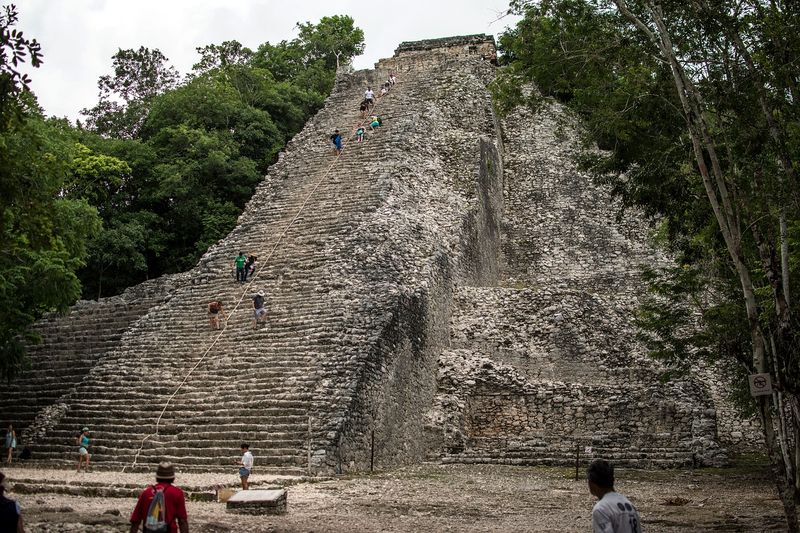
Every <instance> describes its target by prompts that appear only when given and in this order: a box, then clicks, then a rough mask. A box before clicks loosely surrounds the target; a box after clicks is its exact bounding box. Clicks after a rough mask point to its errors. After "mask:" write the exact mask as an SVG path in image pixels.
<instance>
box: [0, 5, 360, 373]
mask: <svg viewBox="0 0 800 533" xmlns="http://www.w3.org/2000/svg"><path fill="white" fill-rule="evenodd" d="M16 22H17V10H16V8H15V7H14V6H8V7H5V8H4V11H3V13H2V14H0V51H1V52H2V54H0V146H1V147H2V150H0V183H2V185H1V186H0V213H2V218H1V219H0V220H2V223H1V224H2V226H1V227H0V229H2V231H0V248H1V249H2V250H3V253H2V255H0V301H2V304H3V308H4V309H6V310H7V312H6V315H5V320H4V321H3V323H2V324H1V325H0V377H4V378H10V377H12V376H13V375H14V374H15V373H16V372H17V371H18V370H19V369H20V368H22V366H23V365H24V352H25V350H24V344H25V343H26V342H30V341H32V340H35V339H34V337H35V335H34V334H33V332H32V330H31V329H30V326H31V325H32V324H33V322H34V321H35V320H36V318H38V317H39V316H41V315H42V314H43V313H44V312H47V311H56V310H65V309H66V308H67V307H68V306H69V305H70V304H72V303H73V302H74V301H75V300H76V299H77V298H78V297H80V296H81V295H83V296H84V297H91V298H96V297H101V296H107V295H112V294H117V293H119V292H121V291H122V290H123V289H125V288H126V287H128V286H131V285H133V284H135V283H138V282H140V281H143V280H145V279H149V278H153V277H157V276H160V275H161V274H164V273H169V272H178V271H182V270H185V269H187V268H189V267H190V266H192V265H194V264H195V263H196V261H197V259H198V258H199V256H200V255H201V254H202V253H204V252H205V250H206V249H207V248H208V246H209V245H210V244H212V243H214V242H215V241H217V240H218V239H219V238H221V237H222V236H224V235H225V234H226V233H228V232H229V231H230V230H231V229H232V228H233V226H234V224H235V222H236V219H237V217H238V216H239V214H240V213H241V211H242V209H243V207H244V204H245V202H246V201H247V200H248V198H250V196H251V195H252V193H253V191H254V190H255V186H256V184H257V183H258V182H259V181H260V180H261V176H262V175H263V174H264V172H265V171H266V168H267V167H268V166H269V165H270V164H271V163H272V162H274V160H275V159H276V156H277V153H278V151H279V150H280V149H281V148H282V146H283V145H284V144H285V143H286V141H287V140H288V139H289V138H291V136H293V135H294V134H295V133H297V132H298V131H299V130H300V129H301V128H302V126H303V125H304V124H305V122H306V120H307V119H308V117H309V116H311V115H312V114H313V113H314V112H316V111H317V110H318V109H319V107H320V106H321V105H322V103H323V101H324V100H325V98H326V97H327V95H328V93H329V92H330V89H331V87H332V85H333V81H334V77H335V69H336V65H337V62H339V61H349V60H350V59H351V58H352V57H353V56H354V55H357V54H360V53H361V52H362V51H363V47H364V45H363V38H364V35H363V32H362V31H361V30H360V29H358V28H356V27H355V26H354V25H353V20H352V18H350V17H347V16H332V17H323V18H322V19H321V20H320V22H319V23H318V24H312V23H308V22H307V23H304V24H299V25H298V27H299V29H300V32H299V36H298V38H296V39H294V40H292V41H288V42H287V41H283V42H281V43H279V44H277V45H272V44H270V43H264V44H263V45H261V46H259V47H258V49H257V50H256V51H255V52H253V51H251V50H249V49H248V48H246V47H244V46H242V45H241V44H240V43H238V42H236V41H228V42H224V43H222V44H219V45H216V44H212V45H208V46H205V47H201V48H198V53H199V54H200V60H199V61H198V63H197V64H196V65H195V66H194V68H193V71H192V72H191V73H190V74H189V75H187V76H185V77H183V78H181V76H180V74H179V73H178V72H177V71H176V70H175V69H174V68H173V67H171V66H170V65H169V62H168V59H167V58H166V57H165V56H164V54H163V53H162V52H161V51H159V50H157V49H149V48H147V47H144V46H142V47H140V48H138V49H129V50H122V49H120V50H119V51H118V52H117V53H116V54H115V55H114V56H113V57H112V67H113V73H112V74H109V75H106V76H102V77H101V78H100V80H99V81H98V88H99V101H98V103H97V105H96V106H94V107H92V108H91V109H85V110H83V114H84V115H85V117H86V120H85V123H83V124H81V122H78V124H77V127H75V126H73V125H71V124H70V123H69V122H68V121H67V120H64V119H53V118H46V117H45V116H44V112H43V110H41V109H40V108H39V106H38V104H37V103H36V99H35V96H34V95H33V93H32V92H31V91H30V90H29V88H28V81H29V80H28V78H27V77H26V76H25V75H23V74H21V73H20V72H19V68H18V65H19V63H20V62H23V61H26V60H27V61H29V62H30V64H31V65H32V66H34V67H36V66H38V65H39V64H40V63H41V62H42V55H41V52H40V45H39V44H38V43H37V42H36V41H35V40H28V39H27V38H26V37H23V34H22V33H21V32H19V31H18V30H17V29H16V28H15V27H14V26H15V25H16Z"/></svg>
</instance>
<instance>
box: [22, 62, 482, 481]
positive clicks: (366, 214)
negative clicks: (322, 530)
mask: <svg viewBox="0 0 800 533" xmlns="http://www.w3.org/2000/svg"><path fill="white" fill-rule="evenodd" d="M445 59H446V58H445ZM451 59H452V58H451ZM447 61H449V60H447ZM412 63H413V62H412ZM444 66H445V64H444V63H442V62H440V61H438V60H437V61H436V62H429V63H427V64H426V65H425V66H424V67H421V68H415V67H414V65H413V64H411V63H409V64H404V63H403V61H402V60H400V59H397V58H395V59H394V60H393V61H392V62H391V66H387V65H383V66H381V65H380V64H379V66H378V68H377V69H376V70H374V71H366V72H357V73H355V74H353V75H349V76H344V77H342V78H340V79H339V80H337V85H336V87H335V89H334V92H333V94H332V95H331V96H330V97H329V99H328V100H327V102H326V105H325V107H324V108H323V109H322V110H321V111H320V112H319V113H318V114H317V115H316V116H315V117H314V118H313V119H312V120H311V121H309V123H308V124H307V125H306V127H305V128H304V130H303V131H302V132H301V133H300V134H298V135H297V136H296V137H295V138H294V139H293V140H292V141H291V142H290V143H289V145H288V146H287V148H286V150H285V151H284V152H283V153H282V154H281V156H280V158H279V162H278V163H277V164H276V165H274V166H273V167H272V168H271V169H270V172H269V174H268V176H266V177H265V180H264V182H263V183H262V184H261V185H260V186H259V188H258V190H257V192H256V194H255V195H254V197H253V198H252V200H251V201H250V202H249V204H248V206H247V208H246V209H245V211H244V213H243V214H242V216H241V217H240V219H239V221H238V224H237V227H236V228H235V229H234V230H233V231H232V232H231V234H230V235H229V236H228V237H227V238H225V239H223V240H222V241H220V242H219V243H217V244H216V245H215V246H213V247H212V248H211V249H210V250H209V251H208V252H207V253H206V254H205V255H204V256H203V258H202V259H201V261H200V262H199V264H198V265H197V266H196V267H195V268H194V269H193V270H191V271H189V272H187V273H184V274H182V275H181V277H180V279H178V280H176V282H175V284H174V286H172V287H171V289H170V294H169V298H168V299H165V300H164V301H161V302H158V304H157V305H155V306H152V307H149V308H146V309H145V307H143V308H142V309H141V316H139V317H138V319H137V320H135V322H133V323H132V324H131V325H130V327H128V328H127V329H126V328H125V327H124V326H121V328H120V330H123V329H124V333H122V335H121V336H120V337H119V339H116V338H114V339H111V340H110V341H109V342H110V343H111V344H113V348H112V349H106V350H105V351H104V352H103V355H102V357H100V358H99V359H98V360H97V361H95V363H94V365H93V366H92V368H91V370H90V371H89V373H88V375H86V376H85V377H84V378H83V379H82V380H81V381H80V382H79V383H73V384H72V386H71V387H70V388H69V390H67V391H66V392H65V393H64V394H61V395H60V396H59V397H58V399H57V400H55V403H54V406H55V407H56V409H53V410H50V411H47V412H44V413H43V412H40V413H39V415H38V416H37V418H36V419H35V420H34V421H33V422H32V423H30V424H29V426H28V428H27V430H26V431H27V432H28V433H29V434H30V435H32V436H34V437H35V438H32V439H30V440H31V441H33V442H32V446H31V447H32V450H33V453H34V457H35V458H36V460H37V461H40V462H43V463H49V464H56V465H71V464H74V460H75V452H76V447H75V444H74V443H75V439H76V437H77V435H78V432H79V430H80V428H81V427H83V426H88V427H89V428H90V431H91V435H92V453H93V462H95V463H96V464H98V465H99V466H100V467H101V468H122V467H125V468H128V469H131V468H133V469H145V470H151V469H152V465H153V464H154V463H156V462H158V461H160V460H164V459H167V460H171V461H173V462H175V463H176V464H178V465H181V466H182V468H183V469H184V470H186V469H201V470H214V469H224V468H230V467H231V466H230V465H232V464H234V463H235V461H236V459H237V457H238V455H239V443H240V442H243V441H246V442H249V443H250V445H251V450H253V452H254V454H255V455H256V457H257V468H258V469H259V471H263V470H267V469H275V470H280V471H281V472H290V473H299V471H303V472H305V471H306V470H307V469H311V468H313V469H315V470H316V469H326V468H331V467H333V466H337V467H338V468H342V467H344V468H347V467H348V465H350V466H352V465H353V464H355V463H354V462H353V461H355V460H363V457H364V451H363V442H361V441H359V440H358V439H362V441H363V430H361V429H353V428H356V427H357V426H360V424H361V423H362V422H363V421H364V420H365V419H366V418H369V419H370V422H369V423H370V424H372V427H373V428H376V429H375V430H376V431H377V432H378V433H379V437H378V438H379V441H380V442H379V446H381V448H382V450H383V452H382V453H383V456H384V457H386V458H387V461H391V460H392V458H393V457H395V456H396V457H398V458H399V457H402V455H403V452H402V451H401V452H400V453H398V454H395V452H394V451H393V450H394V448H393V446H399V445H398V444H397V443H403V444H402V446H405V441H407V440H408V439H407V434H406V433H407V432H409V431H412V432H413V431H414V430H413V425H414V423H412V422H413V421H414V420H416V419H417V418H420V417H421V412H422V408H421V407H420V406H418V405H412V404H413V403H414V402H416V401H420V400H417V399H416V398H418V397H419V398H422V400H421V401H424V400H425V397H424V395H422V396H421V395H420V394H419V392H420V387H418V386H417V385H418V383H417V382H416V381H415V380H419V381H420V382H425V383H426V384H425V387H427V388H429V389H431V393H432V387H430V386H428V385H427V383H428V382H430V385H432V384H433V383H432V381H430V373H426V372H424V371H423V370H421V368H424V367H425V365H429V364H430V363H429V362H426V361H430V359H427V360H425V359H424V357H421V356H419V354H421V353H422V351H423V349H424V345H425V342H426V341H425V340H421V337H423V336H424V329H425V328H424V326H423V325H421V324H420V323H422V322H424V321H425V318H424V317H423V316H421V315H420V316H416V315H415V316H409V315H407V310H408V309H409V308H417V309H421V308H420V306H423V307H425V308H426V306H427V305H428V304H425V303H423V302H426V301H427V298H428V297H427V296H426V295H427V292H428V286H429V285H428V284H429V283H430V280H431V279H434V278H432V277H431V276H432V275H433V274H432V272H433V270H432V268H433V269H434V270H435V268H438V267H437V266H436V265H438V264H440V263H442V261H444V262H445V263H446V262H448V261H451V260H453V259H449V260H448V259H446V258H445V259H442V258H443V257H445V255H446V254H449V255H450V256H452V257H455V256H457V255H458V253H459V252H458V248H459V246H461V242H462V240H463V239H462V236H461V228H462V226H463V224H464V217H466V216H468V212H469V209H470V205H471V202H472V201H473V198H471V197H470V196H469V195H470V194H472V191H471V190H470V187H471V186H470V185H469V182H470V181H474V177H475V176H476V175H477V166H478V160H479V157H480V151H479V150H477V149H476V148H477V146H478V138H479V136H480V135H483V134H485V133H486V131H487V128H490V127H493V126H492V124H491V107H490V102H489V100H488V95H487V94H486V93H485V90H484V86H485V82H484V81H482V80H483V79H484V78H485V77H486V74H487V72H490V67H489V66H488V64H486V65H484V64H483V63H482V61H481V60H480V59H479V58H470V60H469V61H462V60H455V59H453V60H452V61H451V62H450V64H448V65H446V68H442V67H444ZM389 68H392V69H393V70H395V71H397V72H398V76H399V83H398V84H397V85H396V86H395V88H394V89H393V90H392V91H391V92H390V93H389V94H388V95H387V96H386V97H384V98H382V99H381V100H380V101H379V103H378V108H377V112H378V113H379V114H380V115H381V117H382V118H383V120H384V126H383V127H381V128H379V129H378V130H377V131H375V132H371V131H368V133H367V141H366V142H365V143H355V142H354V141H350V142H349V143H348V144H347V145H346V148H345V151H344V153H343V154H342V155H341V156H339V157H338V158H337V157H336V156H335V155H334V154H333V153H332V150H331V148H332V147H331V145H330V141H329V139H328V135H329V134H330V133H331V132H332V131H333V129H334V128H338V129H340V130H341V131H342V132H343V134H345V136H349V134H352V132H353V131H354V130H355V126H356V124H357V123H358V122H359V121H360V118H359V117H358V103H359V101H360V99H361V97H362V94H363V90H364V88H365V86H366V85H368V84H371V85H373V86H377V85H379V83H380V82H381V81H383V80H385V79H386V78H387V77H388V69H389ZM473 86H474V87H476V88H478V89H480V90H481V93H480V94H479V95H475V94H474V93H471V92H470V88H471V87H473ZM455 89H460V90H461V91H462V94H458V93H454V92H453V91H454V90H455ZM470 108H474V109H476V110H477V111H478V113H477V114H476V117H477V118H478V120H477V121H472V120H467V119H466V118H465V117H463V116H462V112H463V110H464V109H470ZM455 117H458V121H459V122H460V123H458V124H456V123H455V120H456V119H455ZM448 120H449V121H450V122H451V126H450V127H449V128H447V129H442V128H441V124H444V123H447V121H448ZM465 141H466V142H467V143H468V144H465ZM457 181H458V182H459V187H460V188H461V189H462V190H463V191H465V193H464V194H463V195H459V194H455V193H453V192H452V190H451V189H452V187H451V185H452V184H453V183H455V182H457ZM472 187H474V184H473V185H472ZM284 232H285V233H284ZM273 250H274V253H273ZM239 251H244V252H246V253H247V254H255V255H257V256H258V257H259V261H258V263H257V266H258V270H257V274H256V276H255V278H254V279H251V280H250V281H248V283H247V284H245V285H240V284H238V283H236V282H235V281H234V279H233V274H232V261H233V257H234V256H235V255H236V254H237V253H238V252H239ZM270 254H271V255H270ZM453 261H455V260H453ZM456 262H457V261H456ZM261 289H263V290H264V291H265V292H266V294H267V310H268V318H267V324H266V325H265V326H263V327H258V328H256V329H254V328H253V326H252V308H251V306H252V303H251V299H250V298H251V297H252V295H253V294H254V293H255V292H256V291H258V290H261ZM216 299H220V300H222V301H223V303H224V304H225V309H226V312H227V313H228V316H229V318H228V320H227V322H226V326H225V328H224V330H223V331H222V332H218V331H212V330H210V328H209V325H208V320H207V317H206V305H207V303H208V302H209V301H211V300H216ZM145 310H146V312H145ZM133 314H134V315H135V313H133ZM133 318H136V317H135V316H134V317H133ZM417 322H420V323H417ZM94 326H96V324H94V325H93V324H87V325H86V326H85V328H84V329H83V330H82V331H91V330H92V328H93V327H94ZM412 334H413V338H411V335H412ZM106 348H108V347H106ZM426 353H427V352H426ZM415 365H419V368H417V366H415ZM404 372H409V373H412V374H414V373H415V374H414V375H412V376H407V377H408V378H409V379H403V378H404V377H406V376H403V375H402V374H403V373H404ZM48 379H49V378H48ZM386 391H390V392H386ZM54 398H55V395H53V398H50V400H49V401H53V400H54ZM9 405H10V404H9ZM378 413H380V420H377V418H379V416H378ZM401 418H402V420H401ZM376 420H377V421H376ZM348 439H349V441H352V442H350V443H348ZM406 448H408V447H407V446H406ZM344 449H346V450H348V451H347V453H345V452H343V451H342V450H344ZM378 453H381V451H380V450H379V452H378ZM347 454H349V455H347ZM354 454H355V455H354ZM362 464H363V463H362Z"/></svg>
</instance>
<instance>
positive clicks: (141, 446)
mask: <svg viewBox="0 0 800 533" xmlns="http://www.w3.org/2000/svg"><path fill="white" fill-rule="evenodd" d="M386 94H389V93H386ZM383 96H385V95H381V96H379V97H377V98H376V100H378V99H380V98H382V97H383ZM377 107H378V103H377V101H376V103H375V104H374V105H373V106H372V109H371V110H369V112H372V111H374V110H375V109H376V108H377ZM367 120H368V119H366V118H362V119H361V121H360V122H357V123H356V127H355V129H354V130H353V131H355V130H357V129H358V128H359V127H361V126H363V125H364V124H365V123H366V121H367ZM351 137H352V134H351V135H349V136H348V137H347V139H346V140H345V141H344V143H342V149H341V150H340V151H338V153H337V154H336V158H335V159H334V160H333V162H331V164H330V165H328V168H327V169H326V170H325V172H324V173H323V175H322V177H320V178H319V179H318V180H317V182H316V183H315V184H314V187H313V188H312V189H311V191H310V192H309V193H308V194H307V195H306V197H305V199H304V200H303V203H302V204H300V208H299V209H298V210H297V213H295V215H294V217H292V219H291V220H290V221H289V223H288V224H286V226H285V227H284V228H283V231H282V232H281V233H280V235H279V236H278V239H277V240H276V241H275V244H273V246H272V249H271V250H270V251H269V254H268V255H267V257H266V259H265V260H264V264H268V263H269V261H270V259H272V257H273V255H275V251H276V250H277V249H278V246H279V245H280V243H281V241H282V240H283V238H284V237H285V236H286V233H287V232H288V231H289V228H291V227H292V226H293V225H294V223H295V222H297V219H298V218H300V215H301V214H302V213H303V210H304V209H305V207H306V205H307V204H308V202H309V200H311V197H312V196H313V195H314V193H316V192H317V189H319V187H320V185H322V183H323V182H324V181H325V180H326V179H327V178H328V176H329V175H330V173H331V170H333V168H334V167H335V166H336V163H338V161H339V158H340V157H341V156H342V154H343V153H344V149H345V148H346V147H347V145H348V144H349V143H350V140H351ZM261 270H262V269H261V268H260V269H258V270H257V271H256V273H255V274H254V275H253V277H252V278H251V282H252V281H255V280H256V279H257V278H258V275H259V274H260V273H261ZM247 293H248V290H247V289H245V290H243V291H242V294H241V296H240V297H239V300H238V301H237V302H236V305H235V306H234V307H233V309H232V310H231V311H230V314H228V315H226V317H225V322H224V323H223V325H222V328H221V329H220V330H219V333H217V335H216V336H215V337H214V340H213V341H212V342H211V344H210V345H209V346H208V347H207V348H206V349H205V350H204V351H203V355H202V356H201V357H200V359H199V360H198V361H197V363H195V365H194V366H193V367H192V368H191V370H189V372H188V373H186V375H185V376H184V377H183V379H182V380H181V382H180V383H179V384H178V386H177V387H176V388H175V390H174V391H173V392H172V394H170V396H169V398H168V399H167V402H166V403H165V404H164V408H163V409H161V412H160V413H159V415H158V418H157V419H156V424H155V431H154V432H153V433H150V434H149V435H146V436H145V437H144V438H143V439H142V441H141V443H140V444H139V449H138V450H136V455H135V456H134V458H133V462H132V463H131V464H130V467H131V469H133V468H135V467H136V465H137V463H138V461H139V456H140V455H141V453H142V450H143V449H144V445H145V443H146V442H147V441H148V440H150V439H151V438H153V437H156V436H158V429H159V427H160V425H161V420H162V419H163V417H164V413H166V412H167V408H168V407H169V405H170V404H171V403H172V400H173V398H175V395H177V394H178V392H180V390H181V388H182V387H183V385H184V384H185V383H186V382H187V381H188V380H189V378H190V377H191V376H192V374H193V373H194V371H195V370H197V367H199V366H200V365H201V364H202V363H203V361H205V359H206V357H207V356H208V354H209V352H210V351H211V350H212V349H213V348H214V346H216V345H217V342H219V340H220V339H221V338H222V336H223V335H224V334H225V331H226V330H227V328H228V322H229V321H230V319H231V317H233V314H234V313H236V310H237V309H239V306H240V305H241V304H242V301H244V299H245V296H246V295H247ZM126 468H128V466H127V465H126V466H123V467H122V473H124V472H125V469H126Z"/></svg>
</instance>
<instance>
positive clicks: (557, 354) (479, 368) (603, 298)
mask: <svg viewBox="0 0 800 533" xmlns="http://www.w3.org/2000/svg"><path fill="white" fill-rule="evenodd" d="M511 116H512V117H513V118H512V119H510V120H509V121H507V122H505V123H504V125H503V140H504V152H503V159H504V169H505V176H504V191H503V193H504V218H503V222H502V225H501V242H502V253H501V271H500V277H499V279H500V285H501V286H500V287H495V288H492V287H480V286H477V287H460V288H458V290H457V293H456V297H455V300H454V305H453V316H452V319H451V338H450V341H451V342H450V346H449V347H448V348H447V349H446V350H444V351H443V353H442V354H441V356H440V358H439V378H438V391H437V395H436V398H435V400H434V405H433V408H432V409H431V411H430V412H429V423H428V425H427V426H426V435H427V436H428V438H429V439H430V442H431V445H432V448H434V449H438V450H440V455H439V456H440V457H442V458H443V460H445V461H456V462H501V463H509V464H541V463H544V464H563V463H572V462H574V460H575V453H576V452H575V450H576V449H578V450H583V449H584V448H586V447H588V448H589V449H591V450H592V451H591V454H592V455H595V456H603V457H606V458H610V459H613V460H614V461H616V462H617V463H621V464H628V465H633V466H651V465H662V466H684V465H689V466H691V465H701V464H713V465H719V464H724V463H725V462H726V461H727V451H726V450H725V449H724V448H723V447H722V445H721V441H722V439H720V437H719V434H718V425H717V411H716V409H715V407H716V405H717V404H716V403H715V402H716V399H715V397H714V396H713V395H712V394H711V393H710V391H709V388H708V384H707V383H705V382H704V381H703V380H701V379H699V378H697V377H687V378H682V379H677V380H676V379H667V378H666V375H665V374H664V371H663V369H662V368H660V367H659V365H658V364H656V363H655V362H654V361H652V360H651V359H650V358H649V357H648V356H647V354H646V350H645V349H644V348H643V346H641V344H640V343H639V342H638V341H637V339H636V331H635V326H634V324H633V317H634V316H635V312H636V309H637V306H638V303H639V301H640V298H641V297H642V295H643V290H644V284H643V283H642V281H641V279H640V278H639V271H640V268H641V265H643V264H648V265H654V264H655V265H658V264H668V258H666V257H665V256H663V255H662V254H660V253H659V252H658V251H656V249H655V248H654V247H653V246H652V245H651V244H650V243H649V241H648V227H647V225H646V224H645V223H644V222H643V220H642V219H641V218H640V217H639V216H638V215H637V213H635V212H632V211H628V212H627V213H626V214H625V215H624V216H622V217H618V216H617V215H618V209H617V207H616V205H615V202H614V201H613V200H612V198H611V196H610V194H609V192H608V191H607V190H605V189H604V188H603V187H601V186H599V185H596V184H595V183H593V182H592V180H591V178H590V177H589V176H587V175H586V174H584V173H581V172H579V171H578V169H577V168H576V167H575V163H574V161H575V159H576V157H575V156H576V155H578V153H579V150H581V149H582V148H581V145H580V143H579V142H578V139H577V132H578V128H579V125H578V124H577V122H576V121H575V120H574V119H573V118H571V117H570V116H569V114H567V113H566V112H565V111H564V110H563V109H562V108H561V107H559V106H558V105H557V104H555V103H552V102H547V101H543V102H542V105H541V107H540V108H539V109H538V110H536V111H533V110H531V109H527V108H522V107H520V108H517V109H516V110H515V111H514V112H513V113H512V114H511Z"/></svg>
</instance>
